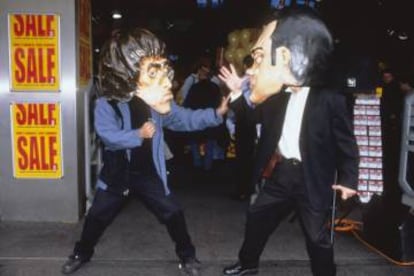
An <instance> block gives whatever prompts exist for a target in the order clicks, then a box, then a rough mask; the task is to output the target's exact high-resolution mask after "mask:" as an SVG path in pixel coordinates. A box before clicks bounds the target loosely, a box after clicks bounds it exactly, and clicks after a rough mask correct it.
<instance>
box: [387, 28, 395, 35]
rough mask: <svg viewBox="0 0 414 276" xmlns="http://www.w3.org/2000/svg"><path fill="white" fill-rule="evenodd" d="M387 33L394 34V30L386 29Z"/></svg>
mask: <svg viewBox="0 0 414 276" xmlns="http://www.w3.org/2000/svg"><path fill="white" fill-rule="evenodd" d="M387 34H388V35H389V36H393V35H394V34H395V31H394V30H393V29H387Z"/></svg>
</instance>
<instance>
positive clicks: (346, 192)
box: [332, 184, 358, 200]
mask: <svg viewBox="0 0 414 276" xmlns="http://www.w3.org/2000/svg"><path fill="white" fill-rule="evenodd" d="M332 189H334V190H335V191H339V192H340V193H341V198H342V199H343V200H347V199H348V198H351V197H353V196H354V195H356V194H357V193H358V192H357V191H356V190H354V189H350V188H348V187H345V186H342V185H339V184H335V185H332Z"/></svg>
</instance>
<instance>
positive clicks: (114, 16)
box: [112, 10, 122, 19]
mask: <svg viewBox="0 0 414 276" xmlns="http://www.w3.org/2000/svg"><path fill="white" fill-rule="evenodd" d="M112 18H113V19H121V18H122V14H121V13H120V12H119V11H117V10H114V11H113V12H112Z"/></svg>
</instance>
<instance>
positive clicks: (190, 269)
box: [178, 258, 201, 276]
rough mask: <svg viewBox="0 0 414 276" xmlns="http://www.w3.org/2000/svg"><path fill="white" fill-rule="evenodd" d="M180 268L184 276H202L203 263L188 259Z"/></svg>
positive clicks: (182, 262) (181, 263)
mask: <svg viewBox="0 0 414 276" xmlns="http://www.w3.org/2000/svg"><path fill="white" fill-rule="evenodd" d="M178 268H179V269H180V270H181V271H182V272H183V273H184V275H191V276H200V275H201V274H200V268H201V263H200V261H199V260H197V259H196V258H188V259H185V260H183V261H181V262H180V264H179V265H178Z"/></svg>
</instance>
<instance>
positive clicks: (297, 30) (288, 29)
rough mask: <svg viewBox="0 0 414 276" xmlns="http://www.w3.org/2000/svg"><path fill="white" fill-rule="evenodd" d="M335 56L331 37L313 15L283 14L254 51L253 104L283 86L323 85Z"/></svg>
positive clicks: (300, 11)
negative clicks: (332, 56) (329, 65)
mask: <svg viewBox="0 0 414 276" xmlns="http://www.w3.org/2000/svg"><path fill="white" fill-rule="evenodd" d="M331 52H332V37H331V34H330V33H329V31H328V29H327V28H326V26H325V24H324V23H323V22H322V21H321V20H320V19H319V18H318V17H317V16H316V15H315V13H314V12H313V11H310V10H307V9H294V10H289V9H286V10H282V11H279V12H278V13H277V14H275V15H274V19H273V21H271V22H270V23H268V24H267V25H265V26H264V28H263V31H262V34H261V35H260V37H259V38H258V40H257V42H256V43H255V45H254V46H253V48H252V57H253V59H254V65H253V67H252V71H253V72H254V74H253V76H252V78H251V86H252V96H251V100H252V101H253V102H256V103H260V102H262V101H263V100H265V99H266V98H267V97H269V96H270V95H273V94H275V93H277V92H278V91H280V90H281V88H282V87H283V86H313V85H318V84H320V83H321V81H322V77H323V76H324V75H325V70H326V68H327V67H328V60H329V57H330V54H331Z"/></svg>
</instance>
